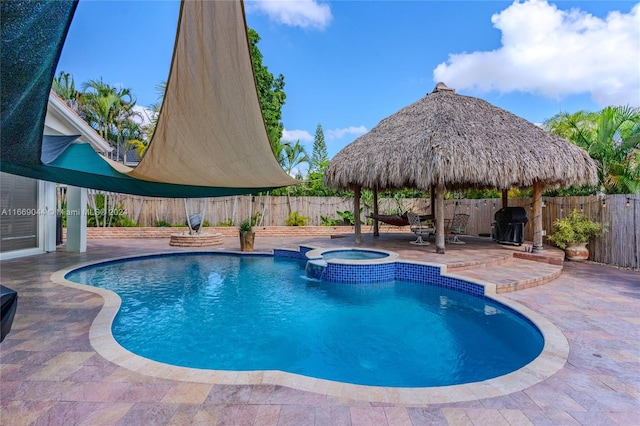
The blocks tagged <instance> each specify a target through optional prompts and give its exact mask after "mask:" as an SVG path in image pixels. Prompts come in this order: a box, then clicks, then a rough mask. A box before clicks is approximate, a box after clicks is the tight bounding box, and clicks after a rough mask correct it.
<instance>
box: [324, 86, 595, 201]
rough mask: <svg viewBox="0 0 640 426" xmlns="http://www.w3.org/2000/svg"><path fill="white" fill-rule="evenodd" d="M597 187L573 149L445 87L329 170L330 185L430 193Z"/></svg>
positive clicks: (583, 156)
mask: <svg viewBox="0 0 640 426" xmlns="http://www.w3.org/2000/svg"><path fill="white" fill-rule="evenodd" d="M536 180H538V181H540V182H542V184H543V185H544V186H545V187H557V186H563V187H565V186H570V185H583V184H592V185H595V184H597V182H598V177H597V169H596V164H595V162H594V161H593V160H592V159H591V157H589V155H588V154H587V152H586V151H584V150H583V149H581V148H579V147H578V146H576V145H574V144H572V143H570V142H568V141H566V140H564V139H562V138H560V137H557V136H554V135H551V134H550V133H548V132H546V131H545V130H543V129H542V128H540V127H539V126H536V125H535V124H533V123H530V122H528V121H527V120H525V119H523V118H520V117H518V116H516V115H514V114H512V113H510V112H508V111H505V110H503V109H501V108H498V107H495V106H493V105H491V104H489V103H488V102H486V101H484V100H482V99H478V98H474V97H470V96H463V95H459V94H456V93H455V91H454V90H452V89H449V88H447V87H446V86H445V85H444V84H443V83H438V85H437V86H436V88H435V89H434V91H433V93H430V94H428V95H427V96H425V97H424V98H422V99H420V100H419V101H417V102H415V103H413V104H411V105H409V106H407V107H405V108H403V109H401V110H400V111H398V112H397V113H395V114H393V115H391V116H389V117H387V118H385V119H384V120H382V121H381V122H380V123H379V124H378V125H376V126H375V127H374V128H373V129H371V131H369V132H368V133H366V134H364V135H362V136H361V137H359V138H358V139H356V140H355V141H354V142H352V143H351V144H349V145H347V146H346V147H345V148H343V149H342V150H341V151H340V152H339V153H338V154H337V155H336V156H335V157H334V158H333V159H332V160H331V162H330V164H329V166H328V167H327V169H326V172H325V176H324V181H325V184H326V185H328V186H330V187H333V188H353V187H355V186H361V187H363V188H369V189H373V188H375V187H376V185H377V187H378V189H399V188H406V187H413V188H420V189H423V190H429V189H430V188H431V185H436V184H444V185H445V186H446V187H447V188H449V189H455V188H471V187H488V188H498V189H508V188H510V187H513V186H515V187H528V186H531V185H533V182H534V181H536Z"/></svg>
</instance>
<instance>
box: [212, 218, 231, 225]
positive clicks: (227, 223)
mask: <svg viewBox="0 0 640 426" xmlns="http://www.w3.org/2000/svg"><path fill="white" fill-rule="evenodd" d="M216 226H233V219H227V220H225V221H224V222H218V224H217V225H216Z"/></svg>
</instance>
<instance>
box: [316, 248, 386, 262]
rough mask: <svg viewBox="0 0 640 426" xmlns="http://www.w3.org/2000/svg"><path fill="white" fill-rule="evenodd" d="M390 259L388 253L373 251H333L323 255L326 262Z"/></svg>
mask: <svg viewBox="0 0 640 426" xmlns="http://www.w3.org/2000/svg"><path fill="white" fill-rule="evenodd" d="M385 257H389V255H388V254H387V253H383V252H379V251H373V250H352V249H349V250H331V251H325V252H323V253H322V258H323V259H324V260H330V259H349V260H369V259H382V258H385Z"/></svg>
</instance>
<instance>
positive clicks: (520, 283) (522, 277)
mask: <svg viewBox="0 0 640 426" xmlns="http://www.w3.org/2000/svg"><path fill="white" fill-rule="evenodd" d="M451 273H452V274H455V276H458V277H461V278H471V279H474V280H480V281H484V282H488V283H491V284H495V285H496V292H497V293H507V292H511V291H517V290H523V289H525V288H531V287H536V286H539V285H542V284H546V283H548V282H550V281H553V280H555V279H556V278H558V277H559V276H560V274H561V273H562V265H555V264H550V263H543V262H538V261H534V260H527V259H521V258H511V259H508V260H506V261H504V262H501V263H500V264H498V265H489V266H484V267H475V268H473V269H465V270H454V271H451Z"/></svg>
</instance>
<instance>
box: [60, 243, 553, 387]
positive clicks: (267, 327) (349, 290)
mask: <svg viewBox="0 0 640 426" xmlns="http://www.w3.org/2000/svg"><path fill="white" fill-rule="evenodd" d="M304 267H305V262H304V261H298V260H293V259H281V258H273V257H271V256H234V255H219V254H209V255H207V254H204V255H170V256H154V257H147V258H138V259H130V260H126V261H118V262H111V263H106V264H102V265H96V266H92V267H87V268H83V269H79V270H76V271H74V272H71V273H69V274H67V276H66V277H65V278H66V279H68V280H70V281H74V282H78V283H84V284H88V285H92V286H96V287H101V288H106V289H110V290H113V291H114V292H116V293H117V294H118V295H120V297H121V298H122V306H121V308H120V311H119V313H118V315H117V316H116V318H115V320H114V323H113V326H112V328H113V330H112V331H113V335H114V338H115V339H116V340H117V341H118V342H119V343H120V344H121V345H122V346H123V347H125V348H126V349H128V350H130V351H132V352H134V353H136V354H138V355H141V356H144V357H147V358H150V359H153V360H156V361H160V362H164V363H169V364H174V365H179V366H185V367H194V368H203V369H215V370H236V371H252V370H281V371H287V372H291V373H298V374H302V375H305V376H310V377H317V378H322V379H328V380H335V381H341V382H347V383H354V384H362V385H373V386H393V387H429V386H444V385H452V384H461V383H469V382H475V381H481V380H485V379H489V378H493V377H497V376H500V375H503V374H506V373H509V372H511V371H514V370H516V369H518V368H520V367H522V366H524V365H525V364H527V363H529V362H530V361H532V360H533V359H534V358H535V357H536V356H537V355H538V354H539V353H540V352H541V350H542V347H543V338H542V336H541V334H540V332H539V331H538V330H537V329H536V328H535V327H534V326H532V325H531V323H530V322H528V321H527V320H525V319H523V318H522V317H520V316H518V315H516V314H514V313H513V312H511V311H510V310H508V309H507V308H505V307H503V306H501V305H500V304H498V303H496V302H494V301H492V300H489V299H486V298H479V297H474V296H470V295H467V294H464V293H461V292H457V291H453V290H448V289H444V288H440V287H435V286H430V285H425V284H419V283H410V282H402V281H393V282H387V283H378V284H344V283H330V282H321V281H317V280H310V279H308V278H306V277H305V276H304Z"/></svg>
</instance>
